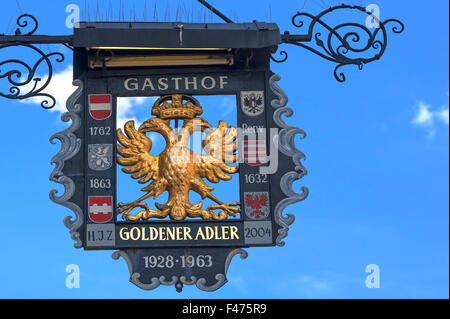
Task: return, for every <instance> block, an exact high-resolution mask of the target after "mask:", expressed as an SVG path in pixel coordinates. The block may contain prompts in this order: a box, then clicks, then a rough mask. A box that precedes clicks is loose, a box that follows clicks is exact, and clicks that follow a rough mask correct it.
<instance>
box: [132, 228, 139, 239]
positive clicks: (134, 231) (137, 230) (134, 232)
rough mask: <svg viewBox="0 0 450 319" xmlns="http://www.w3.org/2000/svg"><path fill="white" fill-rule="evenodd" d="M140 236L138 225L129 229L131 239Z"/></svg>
mask: <svg viewBox="0 0 450 319" xmlns="http://www.w3.org/2000/svg"><path fill="white" fill-rule="evenodd" d="M139 237H141V230H140V229H139V228H138V227H133V228H131V230H130V238H131V240H138V239H139Z"/></svg>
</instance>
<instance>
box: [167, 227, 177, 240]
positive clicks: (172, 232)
mask: <svg viewBox="0 0 450 319" xmlns="http://www.w3.org/2000/svg"><path fill="white" fill-rule="evenodd" d="M167 240H175V228H173V227H167Z"/></svg>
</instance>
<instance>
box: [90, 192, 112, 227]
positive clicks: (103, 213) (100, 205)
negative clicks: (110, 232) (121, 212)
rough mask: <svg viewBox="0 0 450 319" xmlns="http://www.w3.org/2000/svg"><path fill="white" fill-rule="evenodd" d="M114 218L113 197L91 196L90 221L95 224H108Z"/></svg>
mask: <svg viewBox="0 0 450 319" xmlns="http://www.w3.org/2000/svg"><path fill="white" fill-rule="evenodd" d="M112 217H113V200H112V197H111V196H89V219H90V220H92V221H93V222H94V223H107V222H109V221H110V220H111V219H112Z"/></svg>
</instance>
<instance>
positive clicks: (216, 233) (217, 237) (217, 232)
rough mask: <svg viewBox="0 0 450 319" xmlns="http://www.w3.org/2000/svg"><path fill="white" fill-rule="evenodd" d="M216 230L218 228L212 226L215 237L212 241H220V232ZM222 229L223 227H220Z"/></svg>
mask: <svg viewBox="0 0 450 319" xmlns="http://www.w3.org/2000/svg"><path fill="white" fill-rule="evenodd" d="M218 228H219V227H218V226H214V234H215V235H216V237H215V238H214V239H217V240H220V239H222V236H220V232H219V230H218ZM222 228H223V226H222Z"/></svg>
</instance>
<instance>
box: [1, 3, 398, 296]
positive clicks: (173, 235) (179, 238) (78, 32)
mask: <svg viewBox="0 0 450 319" xmlns="http://www.w3.org/2000/svg"><path fill="white" fill-rule="evenodd" d="M199 2H200V3H201V4H202V5H205V6H206V7H207V8H208V9H210V10H212V11H213V12H214V13H215V14H217V15H218V16H219V17H221V18H222V19H224V20H225V23H207V24H206V23H205V24H203V23H182V22H165V23H159V22H154V23H146V22H140V23H136V22H107V23H106V22H101V21H98V22H80V23H79V25H77V27H76V28H74V29H73V34H72V35H68V36H48V35H35V31H36V30H37V28H38V23H37V20H36V19H35V18H34V17H33V16H31V15H28V14H23V15H21V16H20V17H19V18H18V19H17V30H16V32H15V35H0V50H2V49H6V48H9V47H21V48H23V49H24V50H30V51H32V52H34V53H37V54H38V55H39V56H40V58H39V59H38V61H37V62H36V63H35V64H27V63H26V62H23V61H18V60H15V59H11V60H6V61H3V62H0V65H1V66H2V70H1V73H0V79H6V80H8V81H9V83H10V85H11V87H10V88H9V89H8V90H7V93H4V92H2V91H0V96H2V97H4V98H8V99H19V100H21V99H27V98H38V99H40V101H41V106H42V107H43V108H45V109H49V108H52V107H53V106H54V105H55V103H56V101H55V98H54V97H53V96H51V95H49V94H48V93H45V89H46V87H47V86H48V84H49V83H50V81H51V78H52V75H53V63H61V62H62V61H63V60H64V57H63V55H62V54H61V53H59V52H53V53H45V52H43V51H42V50H41V49H39V48H38V47H37V44H43V43H59V44H63V45H65V46H66V47H68V48H70V49H71V50H73V78H74V80H73V84H74V85H75V86H76V87H77V88H76V90H75V92H73V94H72V95H71V96H70V97H69V99H68V100H67V104H66V106H67V112H66V113H64V114H63V115H62V117H61V119H62V120H63V121H64V122H70V123H71V125H70V126H69V127H68V128H67V129H65V130H63V131H61V132H59V133H56V134H55V135H53V136H52V137H51V142H52V143H55V141H56V140H58V141H60V143H61V149H60V151H59V152H58V153H57V154H56V155H55V156H54V157H53V158H52V160H51V163H52V164H54V169H53V172H52V173H51V175H50V179H51V180H52V181H54V182H56V183H59V184H62V185H63V186H64V193H63V194H59V193H58V191H56V190H52V191H51V192H50V199H51V200H52V201H53V202H55V203H57V204H60V205H62V206H64V207H66V208H68V209H69V210H71V211H72V213H73V215H72V216H68V217H66V218H64V225H65V226H66V227H67V228H68V229H69V233H70V237H71V239H73V241H74V246H75V247H76V248H83V249H84V250H87V251H95V250H112V251H113V254H112V256H113V258H114V259H119V258H122V259H124V260H125V262H126V263H127V264H128V269H129V272H130V281H131V282H132V283H133V284H135V285H136V286H137V287H139V288H141V289H144V290H152V289H155V288H157V287H158V286H160V285H173V286H175V288H176V289H177V291H179V292H180V291H181V290H182V289H183V287H184V286H185V285H195V286H196V287H198V288H199V289H201V290H204V291H215V290H217V289H219V288H220V287H222V286H223V285H224V284H225V283H226V282H227V272H228V268H229V265H230V263H231V260H232V259H233V257H234V256H236V255H239V256H240V258H241V259H245V258H246V257H247V251H246V250H244V249H245V248H249V247H271V246H279V247H281V246H283V245H285V239H286V237H287V236H288V232H289V228H290V227H291V225H292V224H293V222H294V215H293V214H291V213H287V212H285V209H286V208H287V206H289V205H291V204H294V203H297V202H300V201H302V200H304V199H305V198H306V197H307V196H308V189H307V188H306V187H301V192H296V191H294V190H293V187H292V185H293V183H294V182H295V181H297V180H299V179H301V178H302V177H303V176H305V175H306V173H307V171H306V169H305V167H304V166H303V162H302V160H303V159H305V156H304V154H303V153H302V152H301V151H300V150H298V149H297V147H296V144H295V142H294V138H295V137H296V136H297V135H299V136H300V137H302V138H304V137H305V135H306V134H305V132H304V131H303V130H301V129H299V128H296V127H294V126H292V125H290V124H288V123H287V122H286V121H285V117H289V116H291V115H292V113H293V110H292V109H291V108H289V107H288V106H287V103H288V98H287V96H286V93H285V92H284V91H283V90H282V89H281V87H280V86H279V84H278V83H279V81H280V78H281V77H280V75H278V74H276V73H274V72H272V71H271V63H273V62H276V63H282V62H285V61H286V60H287V59H288V55H287V52H286V51H281V53H280V55H278V57H276V53H277V50H278V47H279V46H280V45H282V44H292V45H296V46H299V47H303V48H306V49H307V50H308V51H310V52H313V53H315V54H317V55H319V56H321V57H323V58H325V59H327V60H329V61H331V62H333V63H335V65H336V67H335V70H334V76H335V78H336V79H337V80H338V81H340V82H343V81H345V75H344V74H343V73H342V68H343V67H344V66H349V65H353V66H357V67H359V68H360V69H361V68H362V67H363V66H364V65H365V64H368V63H370V62H372V61H375V60H378V59H380V58H381V56H382V55H383V54H384V52H385V50H386V46H387V34H388V30H387V27H388V26H391V25H392V26H391V30H392V31H393V32H394V33H401V32H402V31H403V24H402V23H401V22H400V21H398V20H394V19H389V20H386V21H384V22H382V21H380V20H379V19H378V17H376V16H375V15H374V14H372V13H371V12H368V11H366V9H365V8H362V7H359V6H348V5H339V6H335V7H331V8H329V9H327V10H325V11H323V12H321V13H320V14H319V15H316V16H313V15H311V14H308V13H304V12H301V13H300V12H299V13H297V14H295V15H294V16H293V18H292V23H293V25H294V27H295V28H297V29H299V30H300V32H301V33H300V34H295V35H294V34H290V33H289V32H285V33H280V30H279V28H278V26H277V24H275V23H265V22H259V21H254V22H251V23H233V21H231V20H230V19H228V18H227V17H226V16H224V15H223V14H222V13H220V12H219V11H218V10H217V9H215V8H213V7H212V6H211V5H209V4H208V3H207V2H206V1H203V0H199ZM349 11H351V12H356V13H359V14H360V15H361V16H362V21H365V20H367V18H368V17H370V18H372V19H373V20H375V21H376V22H377V24H378V27H377V28H373V29H369V28H368V27H366V26H365V25H364V24H363V23H364V22H361V24H360V23H357V22H352V23H342V24H340V25H336V26H332V25H329V24H328V22H327V21H328V20H327V19H328V17H330V16H332V15H335V14H338V17H340V18H342V17H344V15H343V14H344V13H345V12H349ZM339 13H343V14H342V15H339ZM332 21H335V20H332ZM18 65H19V66H21V67H25V69H26V70H27V71H28V73H27V74H23V71H22V72H21V71H19V70H17V69H15V68H14V67H17V66H18ZM42 67H47V68H48V76H47V78H46V79H45V80H42V79H40V78H38V77H37V74H36V70H37V69H38V68H42ZM7 68H9V70H7ZM213 95H228V96H233V97H234V98H235V101H236V105H237V108H236V114H237V117H236V121H235V122H234V123H227V122H225V121H223V120H220V121H218V122H214V121H212V120H211V119H208V118H205V117H203V114H204V113H205V111H207V110H211V108H212V107H216V108H217V106H212V105H208V103H206V102H205V99H204V96H213ZM119 97H153V100H152V101H153V102H152V103H151V105H146V106H145V113H146V114H147V116H146V119H145V120H144V121H143V122H142V123H136V122H135V121H134V120H130V121H128V122H126V123H124V124H121V125H118V123H117V101H118V98H119ZM195 133H201V136H202V137H201V148H202V149H203V151H201V152H199V151H198V150H196V151H194V150H193V149H191V147H190V143H189V141H190V139H191V137H192V136H193V135H194V134H195ZM155 134H160V135H161V136H162V137H163V138H164V140H165V149H164V150H163V151H162V152H161V153H160V154H159V155H158V156H155V155H153V152H152V149H153V148H154V145H153V143H154V140H153V136H154V135H155ZM121 172H122V173H124V175H125V177H126V178H127V179H128V181H129V182H131V183H132V184H130V185H133V186H132V187H134V188H135V191H134V192H131V193H127V194H125V195H123V194H119V193H118V191H117V186H118V174H119V173H120V174H122V173H121ZM233 177H234V178H235V180H237V181H238V185H239V188H238V189H236V192H235V194H234V195H235V196H234V198H233V199H232V200H226V199H225V198H224V196H223V194H222V193H221V192H219V191H217V187H218V186H217V185H220V184H223V185H231V184H230V183H231V182H230V180H231V179H232V178H233ZM130 178H131V179H130ZM131 194H133V195H131ZM192 194H196V195H198V196H197V197H198V198H201V200H197V201H195V200H194V199H193V197H192V196H193V195H192Z"/></svg>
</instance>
